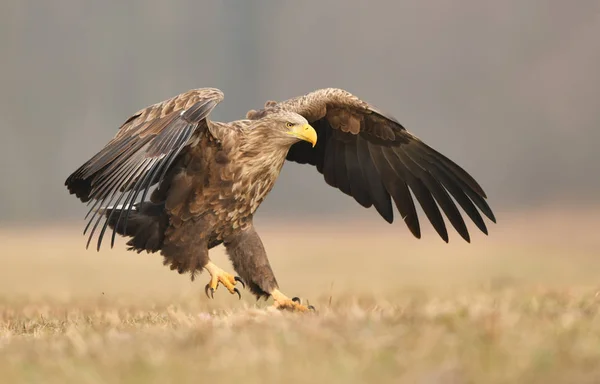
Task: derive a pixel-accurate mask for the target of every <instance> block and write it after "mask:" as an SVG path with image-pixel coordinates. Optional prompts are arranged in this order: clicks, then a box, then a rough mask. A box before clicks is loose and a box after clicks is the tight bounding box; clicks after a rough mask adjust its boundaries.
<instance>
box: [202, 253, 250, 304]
mask: <svg viewBox="0 0 600 384" xmlns="http://www.w3.org/2000/svg"><path fill="white" fill-rule="evenodd" d="M204 269H206V270H207V271H208V273H210V281H209V282H208V284H206V287H204V292H206V296H208V297H209V298H211V299H212V298H213V297H214V293H215V291H216V290H217V288H218V286H219V283H221V284H222V285H223V286H224V287H225V288H227V290H228V291H229V293H231V294H234V293H237V295H238V296H239V298H242V295H241V293H240V291H239V290H238V289H237V288H236V287H235V284H236V283H237V282H238V281H239V282H240V283H242V286H245V285H244V282H243V281H242V279H240V278H239V277H237V276H233V275H232V274H230V273H227V272H225V271H224V270H222V269H221V268H219V267H217V266H216V265H215V264H214V263H213V262H212V261H209V262H208V263H207V264H206V265H205V266H204Z"/></svg>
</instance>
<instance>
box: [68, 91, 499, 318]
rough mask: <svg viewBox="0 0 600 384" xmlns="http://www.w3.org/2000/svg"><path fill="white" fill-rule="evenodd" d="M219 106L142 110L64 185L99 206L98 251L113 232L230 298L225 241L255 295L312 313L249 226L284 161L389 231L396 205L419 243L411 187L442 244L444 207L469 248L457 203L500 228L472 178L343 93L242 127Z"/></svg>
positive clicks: (208, 97) (187, 103) (272, 105)
mask: <svg viewBox="0 0 600 384" xmlns="http://www.w3.org/2000/svg"><path fill="white" fill-rule="evenodd" d="M222 99H223V94H222V93H221V91H219V90H217V89H210V88H204V89H197V90H191V91H189V92H186V93H183V94H181V95H178V96H176V97H174V98H172V99H169V100H166V101H164V102H162V103H158V104H155V105H153V106H150V107H148V108H146V109H143V110H141V111H139V112H138V113H136V114H135V115H133V116H132V117H131V118H130V119H128V120H127V121H126V122H125V123H124V124H123V125H122V126H121V128H120V129H119V131H118V133H117V135H116V136H115V138H114V139H113V140H111V141H110V142H109V143H108V144H107V145H106V146H105V147H104V148H103V149H102V150H101V151H100V152H99V153H98V154H96V155H95V156H94V157H93V158H92V159H90V160H89V161H88V162H86V163H85V164H84V165H83V166H81V167H80V168H79V169H78V170H77V171H75V172H74V173H73V174H72V175H71V176H70V177H69V178H68V179H67V181H66V185H67V187H68V189H69V191H70V192H71V193H74V194H75V195H76V196H77V197H78V198H80V199H81V201H83V202H90V203H92V208H91V209H90V214H92V216H91V218H90V221H89V224H88V227H87V228H86V230H90V232H91V233H90V235H89V239H90V240H91V239H92V236H93V235H94V233H95V232H99V236H98V242H97V247H98V248H99V247H100V245H101V242H102V239H103V237H104V234H105V231H106V229H107V227H108V228H111V229H113V232H112V242H114V236H115V234H117V233H118V234H121V235H124V236H126V237H131V239H130V240H129V242H128V245H129V246H130V249H134V250H136V251H138V252H141V251H143V250H146V251H148V252H156V251H160V252H161V254H162V255H163V256H164V260H165V264H168V265H170V267H171V269H176V270H177V271H179V272H180V273H184V272H190V273H191V274H192V276H194V274H195V273H196V272H198V271H201V270H202V269H203V268H204V269H206V270H208V271H209V272H210V274H211V275H212V277H213V279H212V280H211V283H209V285H210V287H209V286H207V289H208V288H210V289H213V290H214V289H215V288H216V286H217V285H218V283H219V282H220V283H222V284H223V285H225V286H226V287H227V288H228V289H229V290H230V291H231V292H234V291H237V289H236V288H233V285H234V284H235V281H234V280H232V279H233V278H232V277H231V275H228V274H226V273H224V272H223V271H222V270H220V269H219V268H218V267H216V266H214V265H213V264H212V263H210V261H209V257H208V250H209V249H210V248H212V247H214V246H216V245H219V244H222V243H223V244H224V245H225V247H226V249H227V252H228V254H229V256H230V259H231V261H232V263H233V266H234V269H235V270H236V271H237V272H238V274H239V275H240V276H241V278H242V279H243V281H244V282H246V283H247V284H248V286H249V288H250V289H251V291H252V292H253V293H254V294H255V295H257V296H259V297H260V296H269V295H273V297H274V299H275V301H276V304H278V305H279V306H281V307H288V308H296V309H302V308H303V309H306V307H303V306H301V305H299V304H298V303H296V302H292V301H290V300H289V299H288V298H287V297H285V296H284V295H282V294H281V292H279V291H278V287H277V282H276V280H275V277H274V275H273V271H272V270H271V267H270V266H269V262H268V260H267V257H266V252H265V250H264V247H263V245H262V242H261V240H260V238H259V237H258V235H257V233H256V232H255V230H254V228H253V226H252V217H253V215H254V212H255V211H256V209H257V208H258V207H259V205H260V204H261V202H262V201H263V200H264V198H265V197H266V195H267V194H268V193H269V191H270V190H271V188H272V187H273V185H274V183H275V180H276V179H277V177H278V175H279V172H280V170H281V168H282V166H283V164H284V163H285V161H286V159H287V160H289V161H295V162H298V163H304V164H310V165H313V166H316V168H317V170H318V171H319V172H320V173H322V174H323V175H324V179H325V181H326V182H327V183H328V184H329V185H331V186H333V187H336V188H338V189H339V190H341V191H342V192H344V193H345V194H347V195H350V196H352V197H354V199H355V200H356V201H357V202H358V203H359V204H361V205H362V206H364V207H370V206H374V207H375V209H376V210H377V211H378V212H379V213H380V214H381V216H382V217H383V218H384V219H385V220H387V221H388V222H390V223H391V222H392V221H393V209H392V200H393V202H394V203H395V205H396V207H397V209H398V211H399V212H400V214H401V215H402V217H403V219H404V222H405V223H406V224H407V226H408V228H409V229H410V231H411V232H412V233H413V234H414V235H415V236H416V237H420V235H421V232H420V225H419V220H418V217H417V212H416V209H415V204H414V202H413V199H412V197H411V194H410V192H409V189H410V190H412V192H413V194H414V196H415V197H416V198H417V200H418V201H419V203H420V205H421V206H422V207H423V210H424V212H425V214H426V216H427V217H428V219H429V221H430V222H431V223H432V225H433V226H434V228H435V229H436V231H437V232H438V234H439V235H440V236H441V237H442V238H443V239H444V240H445V241H448V232H447V229H446V226H445V223H444V220H443V218H442V214H441V212H440V209H439V208H438V205H439V207H440V208H441V209H442V211H443V212H444V213H445V215H446V216H447V217H448V219H449V221H450V223H451V224H452V225H453V227H454V228H455V229H456V230H457V232H458V233H459V234H460V235H461V236H462V237H463V238H464V239H465V240H467V241H469V240H470V237H469V233H468V231H467V227H466V225H465V223H464V220H463V218H462V216H461V214H460V213H459V211H458V209H457V207H456V205H455V203H454V202H453V201H452V199H451V196H452V197H453V198H454V200H455V201H456V202H457V203H458V204H459V205H460V206H461V207H462V208H463V210H464V211H465V212H466V214H467V215H468V216H469V217H470V218H471V220H473V222H474V223H475V224H476V225H477V227H478V228H479V229H480V230H481V231H483V232H484V233H487V228H486V226H485V223H484V221H483V219H482V217H481V215H480V213H479V211H478V209H479V210H480V211H481V212H483V213H484V215H486V216H487V217H488V218H490V219H491V220H493V221H495V218H494V216H493V213H492V211H491V209H490V208H489V206H488V205H487V203H486V201H485V198H486V196H485V193H484V192H483V190H482V188H481V187H480V186H479V185H478V184H477V182H476V181H475V180H474V179H473V178H472V177H471V176H470V175H469V174H468V173H467V172H465V171H464V170H463V169H462V168H460V167H459V166H458V165H456V164H455V163H453V162H452V161H451V160H449V159H447V158H446V157H444V156H443V155H441V154H440V153H438V152H437V151H435V150H434V149H432V148H430V147H429V146H427V145H426V144H424V143H423V142H422V141H420V140H419V139H418V138H416V137H415V136H413V135H412V134H410V133H409V132H407V131H406V130H405V129H404V128H403V127H402V126H401V125H400V124H399V123H398V122H397V121H396V120H395V119H393V118H391V117H390V116H387V115H385V114H383V113H382V112H380V111H378V110H377V109H376V108H374V107H373V106H371V105H369V104H368V103H366V102H364V101H362V100H360V99H358V98H356V97H355V96H353V95H351V94H350V93H348V92H346V91H344V90H341V89H322V90H318V91H315V92H312V93H310V94H308V95H305V96H301V97H298V98H294V99H290V100H287V101H284V102H281V103H277V102H267V103H266V104H265V108H264V109H261V110H259V111H250V112H248V114H247V116H246V119H245V120H239V121H234V122H231V123H218V122H212V121H210V120H209V119H208V115H209V114H210V112H211V111H212V109H213V108H214V107H215V106H216V105H217V104H218V103H219V102H220V101H221V100H222ZM309 124H310V125H309ZM311 126H312V127H311ZM313 128H314V129H313ZM315 133H316V137H315ZM317 137H318V140H317ZM311 144H312V146H311ZM315 144H316V146H315ZM154 185H157V187H156V189H154V191H153V192H152V193H151V194H150V196H149V199H146V193H147V192H148V190H149V189H150V188H151V187H152V186H154ZM138 201H139V202H138ZM102 218H105V219H106V220H105V221H104V222H102ZM112 242H111V245H112ZM88 244H89V241H88ZM238 293H239V292H238Z"/></svg>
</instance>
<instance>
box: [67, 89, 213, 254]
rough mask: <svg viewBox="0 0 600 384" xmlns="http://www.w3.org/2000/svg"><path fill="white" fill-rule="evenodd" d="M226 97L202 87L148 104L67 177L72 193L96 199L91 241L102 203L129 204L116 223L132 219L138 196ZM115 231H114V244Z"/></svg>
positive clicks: (204, 128)
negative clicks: (128, 218) (130, 215)
mask: <svg viewBox="0 0 600 384" xmlns="http://www.w3.org/2000/svg"><path fill="white" fill-rule="evenodd" d="M221 100H223V93H222V92H221V91H220V90H218V89H214V88H201V89H193V90H190V91H188V92H185V93H182V94H180V95H178V96H175V97H173V98H171V99H168V100H165V101H163V102H160V103H157V104H154V105H151V106H149V107H147V108H145V109H142V110H140V111H138V112H137V113H136V114H134V115H133V116H131V117H130V118H129V119H128V120H127V121H126V122H125V123H124V124H123V125H122V126H121V127H120V128H119V131H118V132H117V134H116V135H115V137H114V138H113V139H112V140H111V141H110V142H108V144H106V146H105V147H104V148H102V150H101V151H100V152H98V153H97V154H96V155H94V156H93V157H92V158H91V159H90V160H88V161H87V162H86V163H85V164H83V165H82V166H81V167H80V168H79V169H77V170H76V171H75V172H74V173H73V174H71V175H70V176H69V178H68V179H67V180H66V182H65V185H66V186H67V188H68V189H69V192H70V193H71V194H75V195H76V196H77V197H78V198H79V199H80V200H81V201H82V202H88V204H90V203H92V202H93V204H92V207H91V208H90V211H89V212H88V214H87V215H86V218H87V217H88V216H90V213H92V212H93V214H92V215H91V218H90V220H89V222H88V224H87V226H86V229H85V231H84V233H86V232H87V231H88V229H89V228H90V226H91V224H92V223H94V225H93V227H92V231H91V233H90V235H89V239H88V246H89V243H90V240H91V239H92V236H93V235H94V231H95V230H96V228H97V227H98V224H99V223H100V221H101V219H102V218H103V217H104V215H103V214H100V215H99V214H98V213H99V210H98V209H97V208H99V205H101V206H106V205H110V206H113V205H114V206H117V205H121V206H123V207H128V209H122V210H118V211H119V212H120V213H119V218H118V219H117V221H116V222H117V225H115V228H116V227H117V226H118V222H119V221H120V220H127V216H128V215H129V212H130V210H131V208H132V206H133V203H134V202H135V201H136V199H137V197H138V195H139V194H140V193H142V199H141V201H143V200H144V199H145V197H146V194H147V192H148V190H149V189H150V187H151V186H153V185H154V184H156V183H157V182H159V181H160V180H161V179H162V178H163V177H164V175H165V173H166V172H167V170H168V169H169V167H170V166H171V164H172V163H173V161H174V160H175V158H176V157H177V155H178V154H179V153H180V152H181V150H182V149H183V148H184V147H185V146H186V145H188V144H189V141H190V138H192V135H193V134H194V133H195V132H197V131H208V124H207V121H206V117H207V116H208V115H209V113H210V112H211V111H212V110H213V108H214V107H215V106H216V105H217V104H218V103H219V102H221ZM115 212H117V210H114V211H113V212H112V213H111V214H110V216H112V215H113V214H114V213H115ZM96 216H97V218H96ZM109 220H110V217H108V218H107V219H106V221H105V223H104V225H103V227H102V230H101V232H100V235H99V236H98V246H97V248H98V249H100V244H101V242H102V237H103V235H104V232H105V231H106V227H107V224H108V221H109ZM114 236H115V234H114V233H113V238H112V242H111V246H112V244H113V243H114Z"/></svg>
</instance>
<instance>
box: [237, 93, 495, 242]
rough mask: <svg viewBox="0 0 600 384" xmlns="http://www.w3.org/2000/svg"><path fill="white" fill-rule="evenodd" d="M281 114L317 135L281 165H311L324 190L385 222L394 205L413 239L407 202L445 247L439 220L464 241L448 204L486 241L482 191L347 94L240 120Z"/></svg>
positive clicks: (304, 99)
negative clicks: (290, 115) (308, 126)
mask: <svg viewBox="0 0 600 384" xmlns="http://www.w3.org/2000/svg"><path fill="white" fill-rule="evenodd" d="M281 109H285V110H289V111H294V112H296V113H298V114H300V115H302V116H304V117H305V118H306V119H307V120H308V121H309V122H310V123H311V125H312V126H313V127H314V128H315V130H316V131H317V134H318V141H317V145H316V146H315V147H314V148H312V147H311V146H310V144H309V143H306V142H300V143H297V144H294V145H293V146H292V147H291V149H290V151H289V153H288V156H287V159H288V160H290V161H294V162H297V163H301V164H311V165H314V166H316V168H317V170H318V171H319V172H320V173H322V174H323V176H324V178H325V181H326V182H327V183H328V184H329V185H331V186H333V187H336V188H338V189H340V190H341V191H342V192H344V193H345V194H347V195H350V196H352V197H354V199H355V200H356V201H357V202H358V203H359V204H360V205H362V206H364V207H370V206H375V209H376V210H377V211H378V212H379V214H380V215H381V216H382V217H383V218H384V219H385V220H386V221H388V222H390V223H391V222H392V221H393V210H392V204H391V200H393V201H394V203H395V206H396V208H397V209H398V212H399V213H400V215H401V216H402V218H403V220H404V222H405V223H406V225H407V226H408V228H409V229H410V231H411V232H412V233H413V235H414V236H416V237H417V238H420V237H421V228H420V224H419V219H418V215H417V210H416V207H415V203H414V200H413V195H414V197H415V198H416V199H417V201H418V202H419V204H420V205H421V207H422V208H423V211H424V212H425V215H426V216H427V218H428V219H429V221H430V222H431V224H432V225H433V227H434V228H435V230H436V231H437V233H438V234H439V235H440V237H441V238H442V239H444V241H446V242H447V241H448V231H447V229H446V224H445V222H444V219H443V216H442V213H443V214H445V216H446V217H447V218H448V220H449V221H450V223H451V224H452V226H453V227H454V228H455V229H456V231H457V232H458V233H459V234H460V235H461V236H462V238H464V239H465V240H466V241H470V236H469V232H468V230H467V226H466V224H465V221H464V219H463V217H462V216H461V213H460V211H459V210H458V208H457V206H456V204H455V201H456V202H457V203H458V204H459V205H460V207H461V208H462V209H463V210H464V212H465V213H466V214H467V216H469V218H470V219H471V220H472V221H473V222H474V223H475V225H476V226H477V227H478V228H479V229H480V230H481V231H482V232H484V233H486V234H487V227H486V225H485V222H484V221H483V219H482V217H481V215H480V213H479V211H478V209H479V210H480V211H481V212H483V214H484V215H485V216H487V217H488V218H489V219H490V220H492V221H493V222H495V221H496V218H495V217H494V214H493V212H492V210H491V209H490V207H489V205H488V204H487V202H486V195H485V192H484V191H483V189H482V188H481V186H480V185H479V184H478V183H477V182H476V181H475V179H473V177H471V176H470V175H469V174H468V173H467V172H466V171H465V170H464V169H462V168H461V167H460V166H458V165H457V164H455V163H454V162H453V161H451V160H450V159H448V158H447V157H445V156H444V155H442V154H441V153H439V152H437V151H436V150H434V149H433V148H431V147H429V146H428V145H426V144H425V143H423V142H422V141H421V140H420V139H419V138H417V137H415V136H414V135H412V134H411V133H409V132H408V131H406V129H405V128H404V127H403V126H402V125H401V124H400V123H398V121H397V120H396V119H394V118H393V117H391V116H389V115H387V114H385V113H383V112H381V111H380V110H378V109H376V108H375V107H373V106H372V105H370V104H368V103H366V102H364V101H362V100H360V99H358V98H357V97H355V96H354V95H352V94H350V93H349V92H347V91H344V90H341V89H335V88H328V89H321V90H318V91H315V92H312V93H309V94H307V95H304V96H300V97H297V98H294V99H290V100H287V101H284V102H281V103H273V102H270V103H269V104H268V105H265V109H262V110H259V111H250V112H248V116H247V117H248V118H250V119H257V118H261V117H263V116H265V115H266V114H268V113H270V112H273V111H276V110H281ZM411 191H412V194H411ZM452 198H453V199H454V200H453V199H452ZM440 209H441V210H440Z"/></svg>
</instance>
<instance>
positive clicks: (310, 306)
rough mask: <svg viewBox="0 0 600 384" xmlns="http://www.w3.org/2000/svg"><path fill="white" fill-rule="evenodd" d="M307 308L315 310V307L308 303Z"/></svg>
mask: <svg viewBox="0 0 600 384" xmlns="http://www.w3.org/2000/svg"><path fill="white" fill-rule="evenodd" d="M307 308H308V309H310V310H311V311H313V312H316V311H317V309H316V308H315V307H314V306H312V305H309V306H308V307H307Z"/></svg>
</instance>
